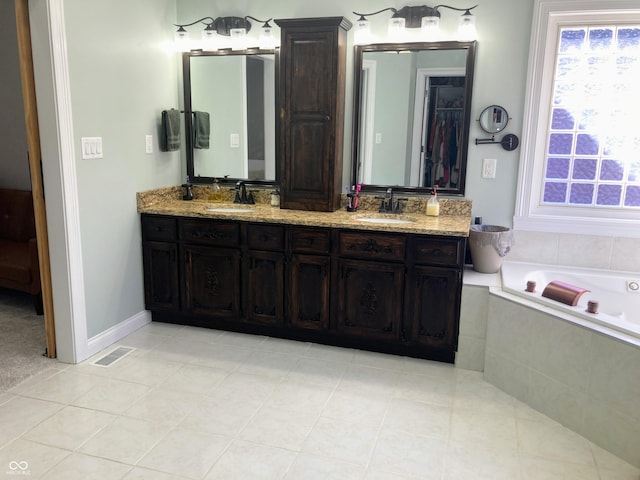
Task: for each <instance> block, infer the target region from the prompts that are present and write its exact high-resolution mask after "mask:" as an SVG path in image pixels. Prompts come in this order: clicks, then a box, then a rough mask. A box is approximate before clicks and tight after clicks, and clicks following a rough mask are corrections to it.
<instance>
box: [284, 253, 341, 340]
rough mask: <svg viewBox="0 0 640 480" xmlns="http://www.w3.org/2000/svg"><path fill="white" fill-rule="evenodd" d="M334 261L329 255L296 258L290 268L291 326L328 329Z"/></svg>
mask: <svg viewBox="0 0 640 480" xmlns="http://www.w3.org/2000/svg"><path fill="white" fill-rule="evenodd" d="M330 272H331V259H330V258H329V256H327V255H294V256H293V257H292V259H291V262H290V264H289V275H288V278H289V286H290V287H289V290H290V293H289V302H288V303H289V319H290V321H291V326H292V327H295V328H304V329H311V330H327V329H328V328H329V305H330V304H329V295H330V289H329V285H330V280H331V275H330Z"/></svg>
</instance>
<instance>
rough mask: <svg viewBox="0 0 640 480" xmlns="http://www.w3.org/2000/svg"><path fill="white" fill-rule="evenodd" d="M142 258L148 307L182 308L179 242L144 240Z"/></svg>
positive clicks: (165, 309)
mask: <svg viewBox="0 0 640 480" xmlns="http://www.w3.org/2000/svg"><path fill="white" fill-rule="evenodd" d="M142 258H143V265H144V303H145V306H146V308H147V309H148V310H156V311H177V310H178V309H179V308H180V291H179V283H178V246H177V244H175V243H166V242H143V244H142Z"/></svg>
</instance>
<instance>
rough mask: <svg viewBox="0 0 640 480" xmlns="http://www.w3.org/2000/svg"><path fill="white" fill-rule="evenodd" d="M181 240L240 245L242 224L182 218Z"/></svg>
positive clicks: (208, 243) (204, 243)
mask: <svg viewBox="0 0 640 480" xmlns="http://www.w3.org/2000/svg"><path fill="white" fill-rule="evenodd" d="M180 240H182V241H184V242H188V243H197V244H203V245H217V246H224V247H239V246H240V225H239V224H237V223H231V222H216V221H211V220H181V221H180Z"/></svg>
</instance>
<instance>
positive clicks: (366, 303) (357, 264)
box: [335, 231, 406, 343]
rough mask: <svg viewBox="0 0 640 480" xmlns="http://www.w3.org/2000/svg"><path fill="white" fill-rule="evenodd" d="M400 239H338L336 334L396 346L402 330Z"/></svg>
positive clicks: (366, 235) (349, 234) (347, 234)
mask: <svg viewBox="0 0 640 480" xmlns="http://www.w3.org/2000/svg"><path fill="white" fill-rule="evenodd" d="M405 242H406V239H405V235H397V234H383V233H371V232H354V231H341V232H339V233H338V255H339V256H338V258H337V260H336V261H337V269H336V270H337V272H336V273H337V281H336V282H335V283H336V284H337V313H336V315H335V317H336V329H337V330H338V331H339V332H341V333H344V334H347V335H354V336H357V337H360V338H369V339H375V340H385V341H392V342H396V343H397V342H399V341H401V340H402V329H403V301H404V298H403V292H404V277H405V264H404V260H405Z"/></svg>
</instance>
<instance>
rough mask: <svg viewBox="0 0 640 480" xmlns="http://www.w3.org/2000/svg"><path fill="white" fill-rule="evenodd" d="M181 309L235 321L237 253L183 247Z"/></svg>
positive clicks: (223, 249) (238, 253)
mask: <svg viewBox="0 0 640 480" xmlns="http://www.w3.org/2000/svg"><path fill="white" fill-rule="evenodd" d="M182 260H183V268H184V275H183V278H184V288H183V296H182V306H183V310H186V311H188V312H190V313H195V314H201V315H211V316H217V317H226V318H239V317H240V316H241V311H240V251H239V250H236V249H230V248H212V247H209V246H198V245H184V246H183V248H182Z"/></svg>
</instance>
